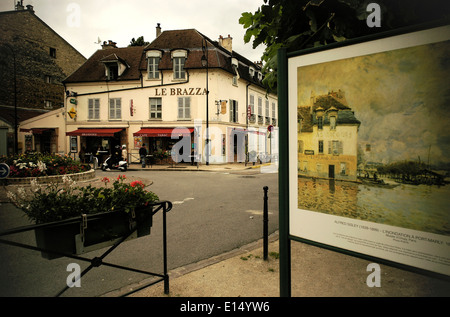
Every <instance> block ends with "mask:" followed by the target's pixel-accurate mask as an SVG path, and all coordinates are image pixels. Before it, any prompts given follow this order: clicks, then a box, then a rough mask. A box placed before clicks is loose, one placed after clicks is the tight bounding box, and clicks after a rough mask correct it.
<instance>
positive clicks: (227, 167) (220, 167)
mask: <svg viewBox="0 0 450 317" xmlns="http://www.w3.org/2000/svg"><path fill="white" fill-rule="evenodd" d="M261 169H262V171H266V172H272V173H273V172H277V169H278V166H277V165H275V164H271V163H263V164H258V163H255V164H253V163H224V164H209V165H206V164H198V165H197V164H194V165H191V164H189V163H178V164H175V163H174V164H155V165H147V166H146V167H142V166H141V164H139V163H131V164H130V165H129V167H128V170H130V171H134V170H144V171H212V172H217V171H221V172H223V171H240V170H248V171H250V170H253V171H256V170H258V171H261Z"/></svg>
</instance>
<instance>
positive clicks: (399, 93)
mask: <svg viewBox="0 0 450 317" xmlns="http://www.w3.org/2000/svg"><path fill="white" fill-rule="evenodd" d="M449 56H450V43H449V42H448V41H447V42H445V43H437V44H432V45H430V46H417V47H413V48H407V49H401V50H394V51H391V52H387V53H379V54H372V55H367V56H362V57H355V58H349V59H344V60H340V61H336V62H330V63H322V64H317V65H311V66H306V67H300V68H299V69H298V80H299V87H301V88H299V94H298V96H299V101H298V104H299V105H307V104H308V102H309V96H310V93H311V91H314V92H315V94H316V95H320V94H327V93H328V91H330V90H335V91H337V90H338V89H341V90H343V91H345V94H346V98H347V101H348V103H349V106H350V107H351V108H352V109H353V110H354V111H355V116H356V118H357V119H358V120H360V121H361V126H360V129H359V133H358V143H359V144H360V145H361V146H362V149H364V148H365V144H370V145H371V152H370V153H367V154H370V157H368V159H370V160H373V161H376V162H383V163H390V162H393V161H399V160H414V161H417V160H418V159H419V157H420V159H421V161H423V162H428V154H430V163H432V164H433V163H434V164H436V163H440V162H442V163H450V124H449V123H450V86H449V80H448V74H449V71H450V59H449Z"/></svg>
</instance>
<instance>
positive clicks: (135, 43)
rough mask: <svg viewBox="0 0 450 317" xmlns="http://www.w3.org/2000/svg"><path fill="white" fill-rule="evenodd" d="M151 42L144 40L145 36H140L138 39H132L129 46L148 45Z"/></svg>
mask: <svg viewBox="0 0 450 317" xmlns="http://www.w3.org/2000/svg"><path fill="white" fill-rule="evenodd" d="M148 44H149V42H146V41H144V37H143V36H139V37H138V38H137V40H136V39H134V37H133V38H132V39H131V41H130V44H129V45H128V46H129V47H130V46H146V45H148Z"/></svg>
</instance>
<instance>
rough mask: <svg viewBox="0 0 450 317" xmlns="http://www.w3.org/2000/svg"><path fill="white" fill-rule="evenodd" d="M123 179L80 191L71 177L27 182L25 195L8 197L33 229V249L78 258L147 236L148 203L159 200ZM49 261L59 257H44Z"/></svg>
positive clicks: (105, 180)
mask: <svg viewBox="0 0 450 317" xmlns="http://www.w3.org/2000/svg"><path fill="white" fill-rule="evenodd" d="M125 179H126V178H125V176H124V175H123V176H122V175H121V176H119V177H118V178H117V180H115V181H114V183H113V184H112V186H109V185H108V184H109V183H110V180H109V179H108V178H103V179H102V182H103V183H104V185H103V186H100V187H94V186H92V185H88V186H85V187H78V186H76V185H75V182H73V181H72V180H71V179H70V178H69V177H65V178H64V179H63V183H62V184H47V185H46V186H42V185H38V184H37V182H36V181H32V182H31V186H30V190H29V193H28V192H26V190H25V189H24V188H23V187H21V188H19V189H18V191H17V193H15V194H14V193H11V192H9V193H8V197H9V198H10V200H11V201H12V202H13V203H15V205H16V206H17V207H19V208H20V209H22V210H23V211H24V212H25V213H26V214H27V216H28V217H29V218H30V219H31V220H32V221H34V222H35V223H36V224H37V225H39V226H37V227H36V229H35V236H36V243H37V246H38V247H40V248H43V249H46V250H49V251H57V252H63V253H70V254H82V253H85V252H90V251H93V250H96V249H99V248H103V247H106V246H108V245H112V244H113V243H115V242H116V241H117V240H118V239H121V238H123V237H125V236H128V235H130V233H132V232H134V231H135V234H134V235H132V236H131V237H132V238H135V237H140V236H144V235H148V234H150V228H151V226H152V216H153V214H152V212H153V207H152V203H153V202H156V201H157V200H158V196H156V195H155V194H154V193H152V192H150V191H147V190H146V189H145V185H144V184H143V183H142V182H140V181H134V182H131V183H126V182H125V181H124V180H125ZM42 256H43V257H45V258H47V259H53V258H58V257H60V256H58V255H55V254H49V253H47V252H42Z"/></svg>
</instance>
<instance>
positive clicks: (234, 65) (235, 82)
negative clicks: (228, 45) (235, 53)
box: [231, 57, 239, 86]
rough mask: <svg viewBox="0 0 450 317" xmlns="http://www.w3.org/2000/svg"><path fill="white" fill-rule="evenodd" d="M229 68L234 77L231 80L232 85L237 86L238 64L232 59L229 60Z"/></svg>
mask: <svg viewBox="0 0 450 317" xmlns="http://www.w3.org/2000/svg"><path fill="white" fill-rule="evenodd" d="M231 67H232V68H233V71H234V76H233V80H232V84H233V85H234V86H237V84H238V79H239V71H238V67H239V62H238V60H237V59H236V58H234V57H233V58H232V59H231Z"/></svg>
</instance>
